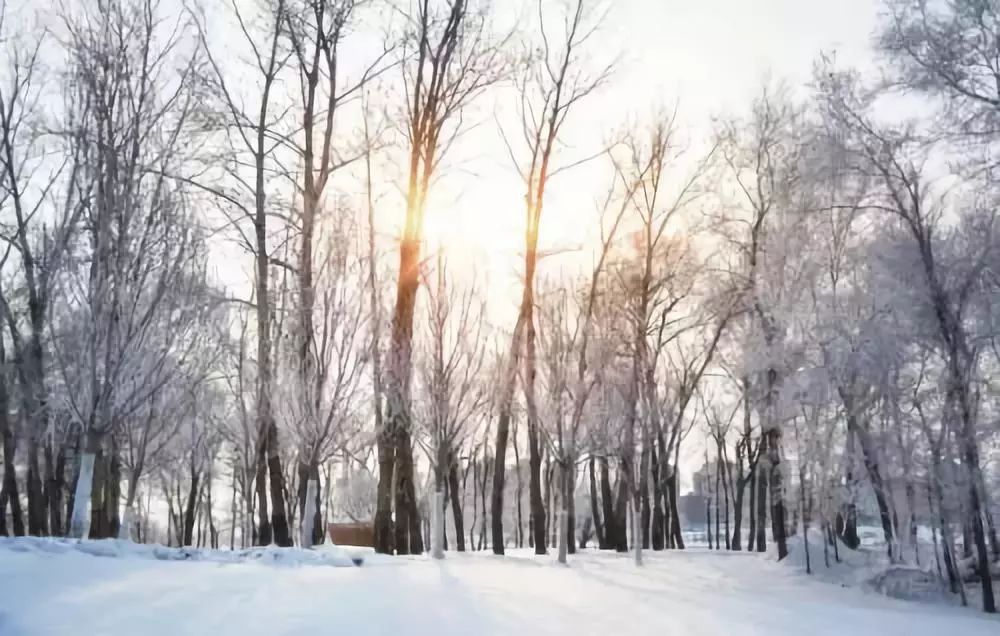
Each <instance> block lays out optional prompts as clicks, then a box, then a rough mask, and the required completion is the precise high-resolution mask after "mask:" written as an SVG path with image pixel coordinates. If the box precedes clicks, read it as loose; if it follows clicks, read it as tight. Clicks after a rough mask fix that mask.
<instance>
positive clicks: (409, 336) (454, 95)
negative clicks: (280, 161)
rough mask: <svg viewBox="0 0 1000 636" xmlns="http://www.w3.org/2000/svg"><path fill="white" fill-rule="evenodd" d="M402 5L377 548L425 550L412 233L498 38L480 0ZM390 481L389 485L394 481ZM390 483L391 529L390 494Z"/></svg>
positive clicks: (498, 61)
mask: <svg viewBox="0 0 1000 636" xmlns="http://www.w3.org/2000/svg"><path fill="white" fill-rule="evenodd" d="M416 5H417V6H416V7H415V10H414V11H412V12H408V13H405V14H404V19H405V27H404V28H405V29H406V33H405V36H404V40H403V47H402V54H403V63H402V69H403V83H404V86H405V97H406V121H405V131H404V132H405V136H406V140H407V143H408V144H409V150H408V162H407V165H408V174H407V185H406V220H405V223H404V228H403V236H402V238H401V241H400V247H399V278H398V281H397V288H396V304H395V309H394V310H393V316H392V326H391V329H390V334H389V335H390V338H389V360H388V363H387V367H386V370H385V372H386V381H385V383H384V384H385V391H386V395H385V398H386V414H385V421H384V422H383V424H384V426H383V429H382V430H381V431H379V434H378V440H379V441H378V444H379V488H378V502H377V512H376V515H375V548H376V550H377V551H379V552H383V553H388V552H391V551H392V549H393V548H395V550H396V552H397V553H399V554H409V553H420V552H423V541H422V539H421V533H420V520H419V515H418V511H417V501H416V488H415V485H414V483H413V472H414V469H413V442H412V438H411V420H412V407H411V402H410V397H411V396H410V392H411V376H412V368H413V362H412V348H413V318H414V307H415V305H416V299H417V289H418V287H419V284H420V280H419V265H420V241H421V236H422V234H423V221H424V213H425V210H426V207H427V197H428V193H429V191H430V188H431V183H432V180H433V178H434V176H435V175H436V174H437V172H438V169H439V168H440V165H441V161H442V158H443V156H444V155H445V153H446V152H447V151H448V149H449V148H450V147H451V146H452V144H453V142H454V141H455V139H456V137H457V136H458V134H459V133H460V132H461V131H462V130H463V128H464V126H465V122H464V119H463V116H462V112H463V109H464V108H465V107H466V106H468V105H469V104H470V103H471V102H472V101H473V100H475V98H476V97H478V96H480V95H481V94H482V93H483V91H484V89H485V88H487V87H488V86H490V85H492V84H493V83H495V82H496V81H497V79H498V78H499V77H500V75H501V72H502V70H503V63H504V61H505V60H504V59H503V56H502V52H503V51H502V48H503V47H502V44H498V43H496V42H494V41H492V40H491V34H490V31H489V28H488V21H487V15H486V8H485V7H484V8H477V7H476V6H474V5H471V4H470V3H469V1H468V0H443V1H440V2H439V1H437V0H434V1H432V0H417V2H416ZM393 484H395V486H393ZM393 492H395V499H396V501H395V517H394V521H395V529H394V530H395V532H393V517H392V507H393V506H392V504H393V502H392V497H393Z"/></svg>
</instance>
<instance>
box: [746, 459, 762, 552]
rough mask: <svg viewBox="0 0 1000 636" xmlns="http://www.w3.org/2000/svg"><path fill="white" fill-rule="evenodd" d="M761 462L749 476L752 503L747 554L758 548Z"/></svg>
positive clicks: (750, 505) (748, 482)
mask: <svg viewBox="0 0 1000 636" xmlns="http://www.w3.org/2000/svg"><path fill="white" fill-rule="evenodd" d="M759 465H760V462H757V465H755V466H754V467H753V468H752V469H751V470H750V474H749V475H747V486H749V488H748V490H749V491H750V501H749V502H748V505H747V509H748V511H749V512H750V523H749V527H748V528H747V552H751V551H753V550H755V549H756V548H757V509H758V508H759V506H758V505H757V490H758V488H757V479H759V476H760V470H758V466H759Z"/></svg>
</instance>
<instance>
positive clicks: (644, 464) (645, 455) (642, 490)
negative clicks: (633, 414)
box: [637, 436, 653, 550]
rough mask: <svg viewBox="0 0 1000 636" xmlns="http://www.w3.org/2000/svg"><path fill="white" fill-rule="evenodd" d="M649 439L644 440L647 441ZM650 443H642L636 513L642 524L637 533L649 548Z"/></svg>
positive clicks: (651, 514) (650, 512)
mask: <svg viewBox="0 0 1000 636" xmlns="http://www.w3.org/2000/svg"><path fill="white" fill-rule="evenodd" d="M647 437H648V436H647ZM648 441H649V440H648V439H647V440H645V442H648ZM650 446H652V444H649V443H644V444H643V449H642V458H641V459H640V461H639V466H640V468H639V499H640V503H639V506H640V514H639V515H637V517H638V519H639V523H641V524H642V531H641V533H639V536H640V538H641V539H642V547H643V549H645V550H648V549H649V523H650V521H651V519H652V516H653V509H652V506H651V505H650V501H649V461H650V457H649V448H650Z"/></svg>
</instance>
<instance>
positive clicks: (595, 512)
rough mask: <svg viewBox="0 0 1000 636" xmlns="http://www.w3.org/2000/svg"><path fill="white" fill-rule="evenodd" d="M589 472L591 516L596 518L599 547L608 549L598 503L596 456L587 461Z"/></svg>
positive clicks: (595, 525) (595, 527) (595, 531)
mask: <svg viewBox="0 0 1000 636" xmlns="http://www.w3.org/2000/svg"><path fill="white" fill-rule="evenodd" d="M587 468H588V474H589V477H590V516H591V518H592V519H593V520H594V534H595V535H596V536H597V547H598V549H601V550H605V549H607V547H608V546H607V543H606V542H605V538H604V525H603V524H602V523H601V511H600V509H599V508H598V505H597V477H596V475H595V474H594V456H593V455H591V456H590V460H589V461H588V462H587Z"/></svg>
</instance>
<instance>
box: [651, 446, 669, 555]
mask: <svg viewBox="0 0 1000 636" xmlns="http://www.w3.org/2000/svg"><path fill="white" fill-rule="evenodd" d="M660 436H662V435H660ZM649 453H650V457H649V459H650V462H649V464H650V473H651V474H650V481H652V483H653V519H652V530H651V532H652V534H653V540H652V546H653V550H662V549H663V546H664V539H665V538H666V529H665V528H664V526H663V522H664V518H663V483H662V481H661V480H660V461H659V460H660V458H658V457H657V455H656V448H655V447H654V446H650V449H649Z"/></svg>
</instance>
